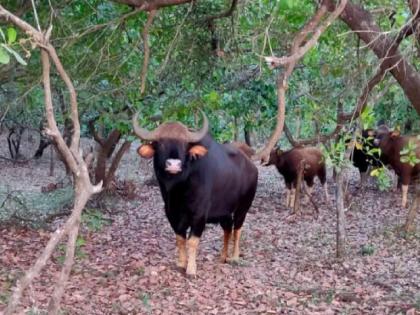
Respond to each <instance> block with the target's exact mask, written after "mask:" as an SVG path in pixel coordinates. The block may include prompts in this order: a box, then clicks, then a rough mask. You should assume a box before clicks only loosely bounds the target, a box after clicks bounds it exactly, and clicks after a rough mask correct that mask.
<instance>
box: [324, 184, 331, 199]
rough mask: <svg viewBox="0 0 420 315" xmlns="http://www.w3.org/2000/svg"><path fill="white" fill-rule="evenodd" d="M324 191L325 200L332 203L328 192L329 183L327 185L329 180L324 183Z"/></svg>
mask: <svg viewBox="0 0 420 315" xmlns="http://www.w3.org/2000/svg"><path fill="white" fill-rule="evenodd" d="M324 193H325V201H326V202H327V203H331V200H330V195H329V194H328V185H327V182H325V183H324Z"/></svg>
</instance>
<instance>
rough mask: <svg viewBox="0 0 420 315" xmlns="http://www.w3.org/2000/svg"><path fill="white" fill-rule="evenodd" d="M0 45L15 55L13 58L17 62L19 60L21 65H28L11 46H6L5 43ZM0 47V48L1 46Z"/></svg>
mask: <svg viewBox="0 0 420 315" xmlns="http://www.w3.org/2000/svg"><path fill="white" fill-rule="evenodd" d="M1 47H3V48H4V49H6V50H7V51H8V52H9V53H10V54H12V55H13V56H14V57H15V59H16V61H17V62H19V63H20V64H21V65H23V66H26V65H28V64H27V63H26V61H25V60H23V58H22V57H21V56H20V55H19V54H18V53H17V52H16V51H14V50H13V49H12V48H10V47H9V46H7V45H5V44H1ZM1 47H0V48H1ZM9 60H10V58H9Z"/></svg>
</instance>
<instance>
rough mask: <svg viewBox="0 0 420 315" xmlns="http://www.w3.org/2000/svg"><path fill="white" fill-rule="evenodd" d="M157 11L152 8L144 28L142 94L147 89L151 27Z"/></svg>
mask: <svg viewBox="0 0 420 315" xmlns="http://www.w3.org/2000/svg"><path fill="white" fill-rule="evenodd" d="M156 13H157V11H156V10H152V11H150V12H149V15H148V16H147V21H146V24H145V25H144V28H143V33H142V37H143V47H144V58H143V68H142V70H141V78H140V81H141V84H140V94H141V95H143V94H144V91H145V90H146V76H147V67H148V65H149V57H150V47H149V29H150V26H151V25H152V23H153V18H154V17H155V15H156Z"/></svg>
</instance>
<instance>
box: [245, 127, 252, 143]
mask: <svg viewBox="0 0 420 315" xmlns="http://www.w3.org/2000/svg"><path fill="white" fill-rule="evenodd" d="M244 137H245V143H246V144H247V145H249V146H250V147H252V143H251V131H250V130H249V129H248V128H246V127H245V128H244Z"/></svg>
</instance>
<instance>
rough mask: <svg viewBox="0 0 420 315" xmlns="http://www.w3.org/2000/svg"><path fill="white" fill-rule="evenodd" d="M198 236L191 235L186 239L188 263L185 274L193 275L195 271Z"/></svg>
mask: <svg viewBox="0 0 420 315" xmlns="http://www.w3.org/2000/svg"><path fill="white" fill-rule="evenodd" d="M199 242H200V238H199V237H197V236H191V237H190V238H189V239H188V241H187V254H188V263H187V275H189V276H195V275H196V273H197V263H196V258H197V248H198V243H199Z"/></svg>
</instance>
